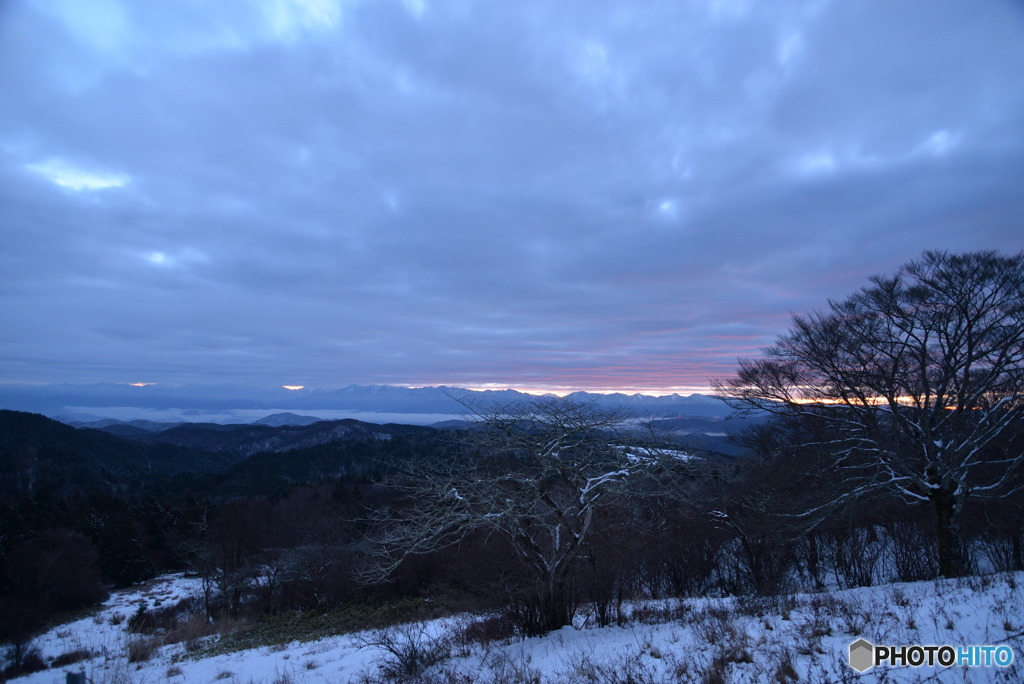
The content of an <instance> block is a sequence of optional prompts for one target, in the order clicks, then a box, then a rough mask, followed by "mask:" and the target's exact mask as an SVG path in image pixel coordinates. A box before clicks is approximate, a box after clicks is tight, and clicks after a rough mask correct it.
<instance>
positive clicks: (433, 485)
mask: <svg viewBox="0 0 1024 684" xmlns="http://www.w3.org/2000/svg"><path fill="white" fill-rule="evenodd" d="M474 413H475V415H476V417H477V419H478V420H479V422H480V429H478V430H474V431H471V432H470V438H469V443H468V445H467V448H466V449H465V450H464V451H463V453H462V455H461V456H460V457H457V458H453V459H450V460H447V461H446V462H444V463H434V464H433V466H434V467H433V468H432V469H430V470H429V471H428V470H425V469H422V468H421V469H419V470H417V471H416V472H413V473H410V474H408V475H406V476H405V478H404V482H403V483H400V484H398V485H397V486H398V487H399V489H400V490H401V491H402V493H403V494H404V496H402V497H401V498H400V499H399V500H398V501H397V502H396V505H395V506H394V507H393V508H392V509H391V510H390V511H388V513H387V516H386V518H383V519H382V520H380V521H379V522H380V523H381V527H379V528H378V531H379V534H378V536H377V538H376V540H375V541H376V542H377V549H378V550H379V555H378V557H377V561H378V562H377V563H376V565H375V567H374V571H373V573H372V575H373V576H375V577H377V578H379V577H381V576H383V575H386V574H387V573H388V572H390V571H392V570H394V569H395V568H396V567H397V566H398V565H399V564H400V563H401V562H402V561H403V560H404V559H405V558H407V557H408V556H409V555H411V554H420V553H428V552H431V551H435V550H438V549H441V548H444V547H447V546H451V545H453V544H456V543H458V542H459V541H461V540H462V539H464V538H465V537H466V536H467V535H468V534H470V533H472V532H476V531H482V532H483V533H484V534H496V535H499V536H500V537H501V538H502V539H504V540H505V541H506V542H508V543H509V544H510V546H511V548H512V549H513V550H514V552H515V555H516V557H517V558H518V559H519V561H520V562H521V564H522V568H523V569H525V571H526V574H527V575H528V576H529V577H530V578H531V582H530V589H529V591H528V592H526V594H525V595H522V596H520V599H521V600H520V601H519V605H517V606H516V607H515V612H516V614H517V617H518V618H519V621H520V626H521V628H522V629H523V631H524V632H525V633H527V634H531V635H532V634H543V633H545V632H548V631H550V630H552V629H557V628H559V627H562V626H564V625H566V624H568V623H569V622H570V621H571V619H572V615H573V612H574V609H575V608H574V602H573V597H572V596H571V592H570V591H569V585H568V580H569V577H570V572H571V570H572V569H573V568H574V567H575V566H576V564H577V561H578V559H579V558H580V557H581V553H582V552H583V550H584V548H585V545H586V543H587V540H588V537H589V535H590V534H591V533H592V530H593V527H592V522H593V520H594V514H595V511H596V510H597V507H598V506H601V505H602V504H604V503H605V502H606V501H607V502H608V503H610V502H611V499H612V498H613V497H614V496H615V494H616V492H619V491H621V489H622V487H623V486H624V484H625V483H626V482H627V481H630V480H631V479H634V478H635V477H636V475H637V474H639V473H641V472H652V471H653V469H654V468H655V467H656V466H657V464H659V463H661V462H662V461H663V460H664V459H663V458H661V454H660V453H659V452H657V451H656V450H653V449H639V448H635V447H630V446H629V445H627V443H626V438H625V437H624V435H623V433H622V432H621V431H620V430H619V428H621V427H622V424H623V416H621V415H618V414H615V413H606V412H602V411H599V410H597V409H595V408H594V407H592V406H589V405H581V404H576V403H572V402H569V401H565V400H538V401H536V402H531V403H526V404H517V405H514V406H502V407H499V408H493V409H479V408H476V409H474ZM677 461H678V459H677ZM380 530H383V531H382V532H380Z"/></svg>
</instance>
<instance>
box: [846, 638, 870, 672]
mask: <svg viewBox="0 0 1024 684" xmlns="http://www.w3.org/2000/svg"><path fill="white" fill-rule="evenodd" d="M874 664H875V646H874V644H872V643H871V642H870V641H868V640H867V639H857V640H856V641H854V642H853V643H852V644H850V667H852V668H853V669H854V670H856V671H857V672H864V671H866V670H868V669H870V668H871V667H873V666H874Z"/></svg>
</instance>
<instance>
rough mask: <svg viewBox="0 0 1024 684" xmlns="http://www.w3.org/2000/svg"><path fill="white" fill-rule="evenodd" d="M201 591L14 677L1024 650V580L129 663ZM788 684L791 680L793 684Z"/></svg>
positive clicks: (668, 666) (701, 674) (85, 639)
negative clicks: (53, 664)
mask: <svg viewBox="0 0 1024 684" xmlns="http://www.w3.org/2000/svg"><path fill="white" fill-rule="evenodd" d="M199 590H200V586H199V583H198V580H195V579H188V578H185V577H182V576H179V575H175V576H167V577H163V578H160V579H159V580H157V581H155V582H153V583H151V584H150V585H148V586H146V587H142V588H136V589H132V590H129V591H124V592H120V593H118V594H116V595H114V596H112V597H111V599H110V600H108V601H107V603H106V604H105V605H104V607H103V608H102V610H100V611H99V612H98V613H96V615H95V616H93V617H90V618H86V619H82V620H78V621H76V622H73V623H70V624H66V625H62V626H60V627H57V628H54V629H52V630H50V631H49V632H48V633H46V634H45V635H43V636H42V637H40V638H39V639H38V640H37V641H36V642H35V646H37V647H38V648H39V649H40V650H41V653H42V656H43V658H44V660H48V661H50V660H52V659H53V658H56V657H58V656H60V655H61V654H63V653H68V652H71V651H74V650H76V649H89V650H90V651H92V652H94V653H95V654H96V655H95V657H93V658H91V659H89V660H86V661H82V662H80V663H76V664H74V665H70V666H67V667H64V668H56V669H49V670H45V671H42V672H38V673H35V674H32V675H29V676H26V677H23V678H20V679H15V680H12V681H17V682H33V683H44V682H45V683H46V684H51V683H54V682H63V681H64V678H65V675H64V673H65V672H66V671H72V672H77V671H81V670H84V671H85V672H86V674H87V675H88V677H89V679H90V681H91V682H94V683H96V684H101V683H104V682H109V683H115V682H116V683H124V682H239V683H243V684H244V683H248V682H254V683H255V682H275V683H280V684H284V683H285V682H292V683H299V682H372V681H381V676H382V675H381V670H380V667H381V666H387V664H388V662H389V660H393V657H392V656H390V654H389V653H388V652H387V650H386V649H384V648H382V647H381V646H380V642H388V641H390V642H391V645H392V646H395V645H397V647H398V649H399V650H401V649H402V648H403V643H405V642H408V641H412V642H413V644H414V645H417V646H419V647H420V648H421V650H422V651H424V652H430V651H431V650H434V651H436V652H443V651H447V652H448V653H449V657H448V658H447V659H446V660H444V661H443V662H441V663H439V664H437V665H435V666H434V667H433V668H432V669H431V670H430V671H429V672H428V673H432V674H433V675H435V677H436V679H434V680H431V681H442V682H443V681H459V682H519V681H522V682H528V681H540V682H551V683H554V682H570V683H571V682H599V681H607V682H615V681H634V682H667V681H702V680H704V679H705V678H706V677H708V676H709V675H714V674H716V673H717V674H721V675H722V676H723V677H724V681H729V682H778V681H801V682H808V681H809V682H842V681H857V682H876V681H887V682H924V681H929V682H932V681H936V682H1020V681H1022V680H1024V665H1021V664H1020V663H1019V662H1015V663H1014V664H1013V665H1011V666H1010V667H1007V668H1000V667H987V668H984V667H978V668H970V669H967V668H956V667H954V668H948V669H946V668H941V667H922V668H916V669H915V668H910V667H902V668H893V669H887V668H873V669H871V670H868V671H867V672H866V673H864V674H863V675H858V673H856V672H855V671H854V670H852V669H851V668H850V667H849V666H848V665H847V653H848V647H849V644H850V643H851V642H852V641H854V640H855V639H857V638H858V637H864V638H866V639H868V640H869V641H871V642H873V643H875V644H887V645H902V644H913V643H922V644H950V645H954V646H957V645H975V644H977V645H983V644H1006V645H1008V646H1010V647H1011V648H1012V649H1013V652H1014V656H1015V659H1019V658H1021V657H1022V649H1024V636H1022V635H1024V573H1016V574H1011V575H990V576H984V577H972V578H965V579H962V580H939V581H935V582H917V583H910V584H894V585H886V586H880V587H866V588H860V589H853V590H846V591H839V592H833V593H830V594H798V595H793V596H787V597H773V598H767V599H750V598H739V599H737V598H719V599H685V600H663V601H650V602H641V603H638V604H634V605H632V606H630V610H631V611H632V617H631V619H630V621H629V622H628V623H627V624H626V625H625V626H622V627H605V628H597V627H594V626H593V625H591V624H589V623H588V622H587V620H586V619H585V618H581V620H580V621H579V622H580V624H578V625H577V626H576V627H575V628H573V627H567V628H564V629H562V630H559V631H557V632H554V633H552V634H549V635H547V636H545V637H543V638H536V639H529V640H526V641H511V642H504V643H491V644H485V645H482V644H480V643H477V642H470V641H467V640H466V639H465V638H464V630H465V627H466V625H467V624H469V623H471V622H472V621H474V620H475V619H477V618H474V617H472V616H460V617H455V618H445V619H441V620H435V621H432V622H428V623H420V624H415V625H408V626H405V627H398V628H393V629H392V630H389V631H383V632H382V631H378V632H373V633H360V634H351V635H342V636H335V637H330V638H326V639H322V640H319V641H314V642H307V643H290V644H281V645H278V646H273V647H264V648H259V649H253V650H248V651H241V652H236V653H231V654H225V655H217V656H214V657H209V658H205V659H202V660H194V659H190V658H189V657H188V655H187V654H186V652H185V648H184V646H183V645H182V644H174V645H168V646H163V647H161V648H158V649H157V650H156V652H155V653H154V654H153V656H152V657H151V658H150V659H149V660H147V661H145V662H139V663H129V662H128V660H127V656H126V653H127V647H128V643H129V641H130V640H131V639H133V638H137V637H135V636H133V635H128V634H127V633H126V632H125V626H126V622H127V620H126V619H125V618H127V617H128V616H129V615H131V613H132V612H134V610H135V608H136V606H137V605H138V602H139V601H146V602H147V604H148V605H149V606H151V607H152V606H153V605H155V604H163V605H167V604H169V603H170V602H172V601H176V600H178V599H180V598H181V597H184V596H186V595H189V594H195V593H197V592H198V591H199ZM793 676H796V677H798V678H799V679H798V680H792V679H791V678H792V677H793Z"/></svg>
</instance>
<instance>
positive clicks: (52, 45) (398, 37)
mask: <svg viewBox="0 0 1024 684" xmlns="http://www.w3.org/2000/svg"><path fill="white" fill-rule="evenodd" d="M12 7H13V9H6V10H5V11H3V12H0V87H3V88H4V92H11V93H18V94H19V96H18V97H11V98H5V99H4V101H3V102H0V150H2V151H3V152H4V154H3V157H2V160H0V206H3V207H4V212H3V214H4V217H3V219H0V220H2V221H3V223H2V224H0V226H2V227H0V230H3V232H4V238H5V250H4V251H3V253H2V254H0V273H2V275H0V292H2V293H3V294H4V299H3V302H4V303H3V304H2V306H3V311H2V313H3V315H4V316H5V320H9V321H12V322H13V323H12V325H11V326H8V327H7V328H6V330H5V331H4V332H3V333H0V354H2V355H3V357H4V358H5V359H11V360H13V361H14V363H13V364H12V365H11V366H10V368H11V370H8V371H7V372H8V373H10V374H11V377H10V378H9V379H18V380H61V379H69V380H70V379H96V380H103V379H107V378H108V376H110V375H118V376H119V377H128V376H132V377H147V378H154V379H157V380H158V381H173V380H175V379H177V378H181V377H184V376H188V377H190V378H193V379H194V378H195V377H203V378H205V377H210V376H215V375H216V376H220V375H223V376H224V377H225V379H251V380H259V381H264V380H265V381H268V382H273V383H274V384H282V383H284V382H288V383H289V384H291V383H300V384H306V385H310V386H316V385H318V384H347V383H349V382H396V383H411V384H423V383H450V384H458V383H475V384H484V383H491V382H498V383H507V384H519V383H525V382H529V383H531V385H532V386H537V385H539V384H543V383H548V384H551V385H552V386H555V385H557V386H559V387H569V386H571V385H573V384H574V383H576V384H577V385H578V386H580V387H584V388H585V387H597V386H600V387H604V388H608V387H613V386H615V383H628V384H629V386H631V387H640V386H646V387H652V388H653V387H677V386H695V385H702V384H705V383H706V380H707V377H708V376H709V375H720V374H727V373H728V372H729V369H730V367H731V364H734V363H735V358H736V356H739V355H748V354H754V353H756V352H757V349H758V348H759V347H760V346H763V345H766V344H769V343H770V342H771V341H772V339H773V338H774V336H775V335H777V334H778V333H780V332H782V331H783V330H784V329H785V327H786V325H787V322H788V319H789V315H790V313H792V312H802V311H806V310H808V309H810V308H814V307H819V306H822V305H823V304H824V302H825V300H826V298H827V297H841V296H844V295H845V294H847V293H849V292H850V291H852V290H853V289H855V288H856V287H859V286H860V285H862V284H863V283H864V282H866V277H867V276H868V275H870V274H873V273H876V272H884V271H886V270H891V269H892V268H894V267H895V266H897V265H899V264H900V263H902V262H904V261H906V260H907V259H909V258H912V257H914V256H916V255H917V254H919V253H920V251H921V250H923V249H926V248H943V249H952V250H967V249H981V248H996V249H1003V250H1006V251H1016V250H1019V249H1022V248H1024V237H1022V236H1024V233H1022V231H1020V230H1019V226H1016V225H1014V224H1013V221H1012V219H1010V218H1008V217H1013V216H1019V215H1021V214H1020V211H1021V209H1022V208H1024V207H1021V200H1020V199H1019V198H1018V195H1019V189H1018V188H1017V181H1016V179H1018V178H1019V176H1020V172H1021V170H1022V167H1024V130H1022V129H1024V126H1022V125H1021V123H1020V118H1019V116H1018V115H1017V114H1018V113H1019V112H1020V111H1022V109H1024V85H1021V83H1020V79H1019V78H1018V74H1019V73H1021V71H1022V69H1024V41H1022V40H1021V38H1022V37H1024V36H1022V33H1024V18H1022V16H1021V12H1020V11H1019V9H1018V8H1016V7H1014V6H1013V5H1012V4H1010V3H1004V2H999V1H997V0H993V1H992V2H983V3H979V4H977V5H972V7H971V8H968V9H964V7H963V6H962V5H960V4H959V3H955V2H927V3H925V2H908V3H900V4H899V5H898V6H895V5H893V6H889V5H885V6H880V5H871V4H865V3H836V2H798V3H788V4H784V5H783V4H777V3H770V4H769V3H752V2H740V3H735V2H727V3H674V2H654V3H647V4H645V5H643V6H640V5H636V4H631V3H624V2H600V3H581V2H559V3H548V2H532V1H526V2H521V3H519V2H517V3H481V2H473V1H467V2H400V1H398V0H394V1H387V0H385V1H381V2H356V1H351V2H326V1H324V2H312V1H309V2H298V1H285V0H273V1H271V0H268V1H266V2H260V3H237V4H236V3H232V2H226V3H212V4H211V3H205V2H183V3H176V4H175V5H174V6H173V7H172V6H163V5H159V4H151V3H129V2H117V1H115V0H104V1H103V2H102V3H100V4H97V5H96V6H95V12H93V10H92V9H90V10H89V12H88V13H87V14H88V16H86V15H85V14H83V13H84V12H86V10H85V9H84V8H83V7H82V6H80V4H79V3H72V2H64V3H62V2H55V3H35V4H33V3H24V4H18V5H17V6H13V5H12ZM0 379H4V378H0Z"/></svg>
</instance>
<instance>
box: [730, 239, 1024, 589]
mask: <svg viewBox="0 0 1024 684" xmlns="http://www.w3.org/2000/svg"><path fill="white" fill-rule="evenodd" d="M739 366H740V368H739V371H738V373H737V375H736V376H735V377H734V378H732V379H729V380H726V381H722V382H719V383H718V384H717V389H718V390H719V392H721V393H722V394H723V395H725V396H728V397H730V398H732V399H733V400H735V402H736V404H737V405H739V406H743V407H746V408H753V409H757V410H766V411H769V412H772V413H774V414H776V415H780V416H784V417H786V418H788V419H791V420H793V419H795V420H800V421H804V422H806V423H807V424H808V425H812V426H814V430H809V432H811V433H813V432H816V431H818V430H821V431H822V432H821V433H819V434H824V435H826V437H824V438H822V439H820V440H818V442H819V443H818V445H819V446H823V447H826V448H827V449H828V450H829V451H830V453H831V454H832V455H833V456H834V458H835V462H834V463H835V467H834V474H835V475H836V476H838V477H839V478H841V480H842V482H843V483H844V485H845V492H846V493H845V494H843V495H842V497H840V498H846V497H856V496H861V495H865V494H868V493H871V492H874V491H877V490H878V489H880V488H885V489H888V490H890V491H892V492H895V493H896V494H898V495H899V496H901V497H903V498H904V499H905V500H906V501H908V502H910V503H927V504H930V505H931V507H932V508H933V510H934V516H935V523H936V534H937V538H936V542H937V551H938V556H939V571H940V572H941V573H942V574H943V575H945V576H947V577H951V576H956V575H959V574H961V573H962V572H963V570H964V556H963V550H962V546H961V542H960V535H959V522H960V513H961V511H962V509H963V506H964V503H965V502H966V501H969V500H972V499H980V498H991V497H999V496H1006V495H1007V494H1009V493H1012V492H1014V491H1017V490H1019V489H1020V488H1021V487H1022V486H1024V485H1021V484H1020V482H1019V481H1018V480H1017V479H1016V478H1017V477H1018V476H1019V474H1020V471H1021V464H1022V463H1024V452H1022V451H1021V449H1020V442H1019V440H1015V439H1014V437H1015V436H1016V435H1019V434H1020V431H1021V428H1022V427H1024V396H1022V387H1024V253H1021V254H1017V255H1014V256H1002V255H999V254H998V253H996V252H991V251H986V252H974V253H968V254H959V255H958V254H949V253H946V252H935V251H930V252H925V253H924V254H923V256H922V257H921V258H920V259H918V260H915V261H910V262H908V263H907V264H905V265H904V266H902V267H900V268H899V269H898V270H897V271H896V273H895V274H894V275H892V276H889V277H885V276H875V277H873V278H871V279H870V285H868V286H866V287H864V288H862V289H861V290H860V291H858V292H857V293H855V294H853V295H852V296H850V297H848V298H847V299H845V300H842V301H830V302H829V304H828V309H827V310H825V311H823V312H816V313H813V314H811V315H809V316H795V317H794V319H793V325H792V329H791V330H790V332H788V333H787V334H785V335H783V336H781V337H780V338H779V339H778V340H777V342H776V344H775V345H774V346H772V347H769V348H767V349H765V350H764V356H763V357H761V358H756V359H741V360H740V362H739ZM1015 442H1016V445H1015V444H1014V443H1015Z"/></svg>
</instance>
